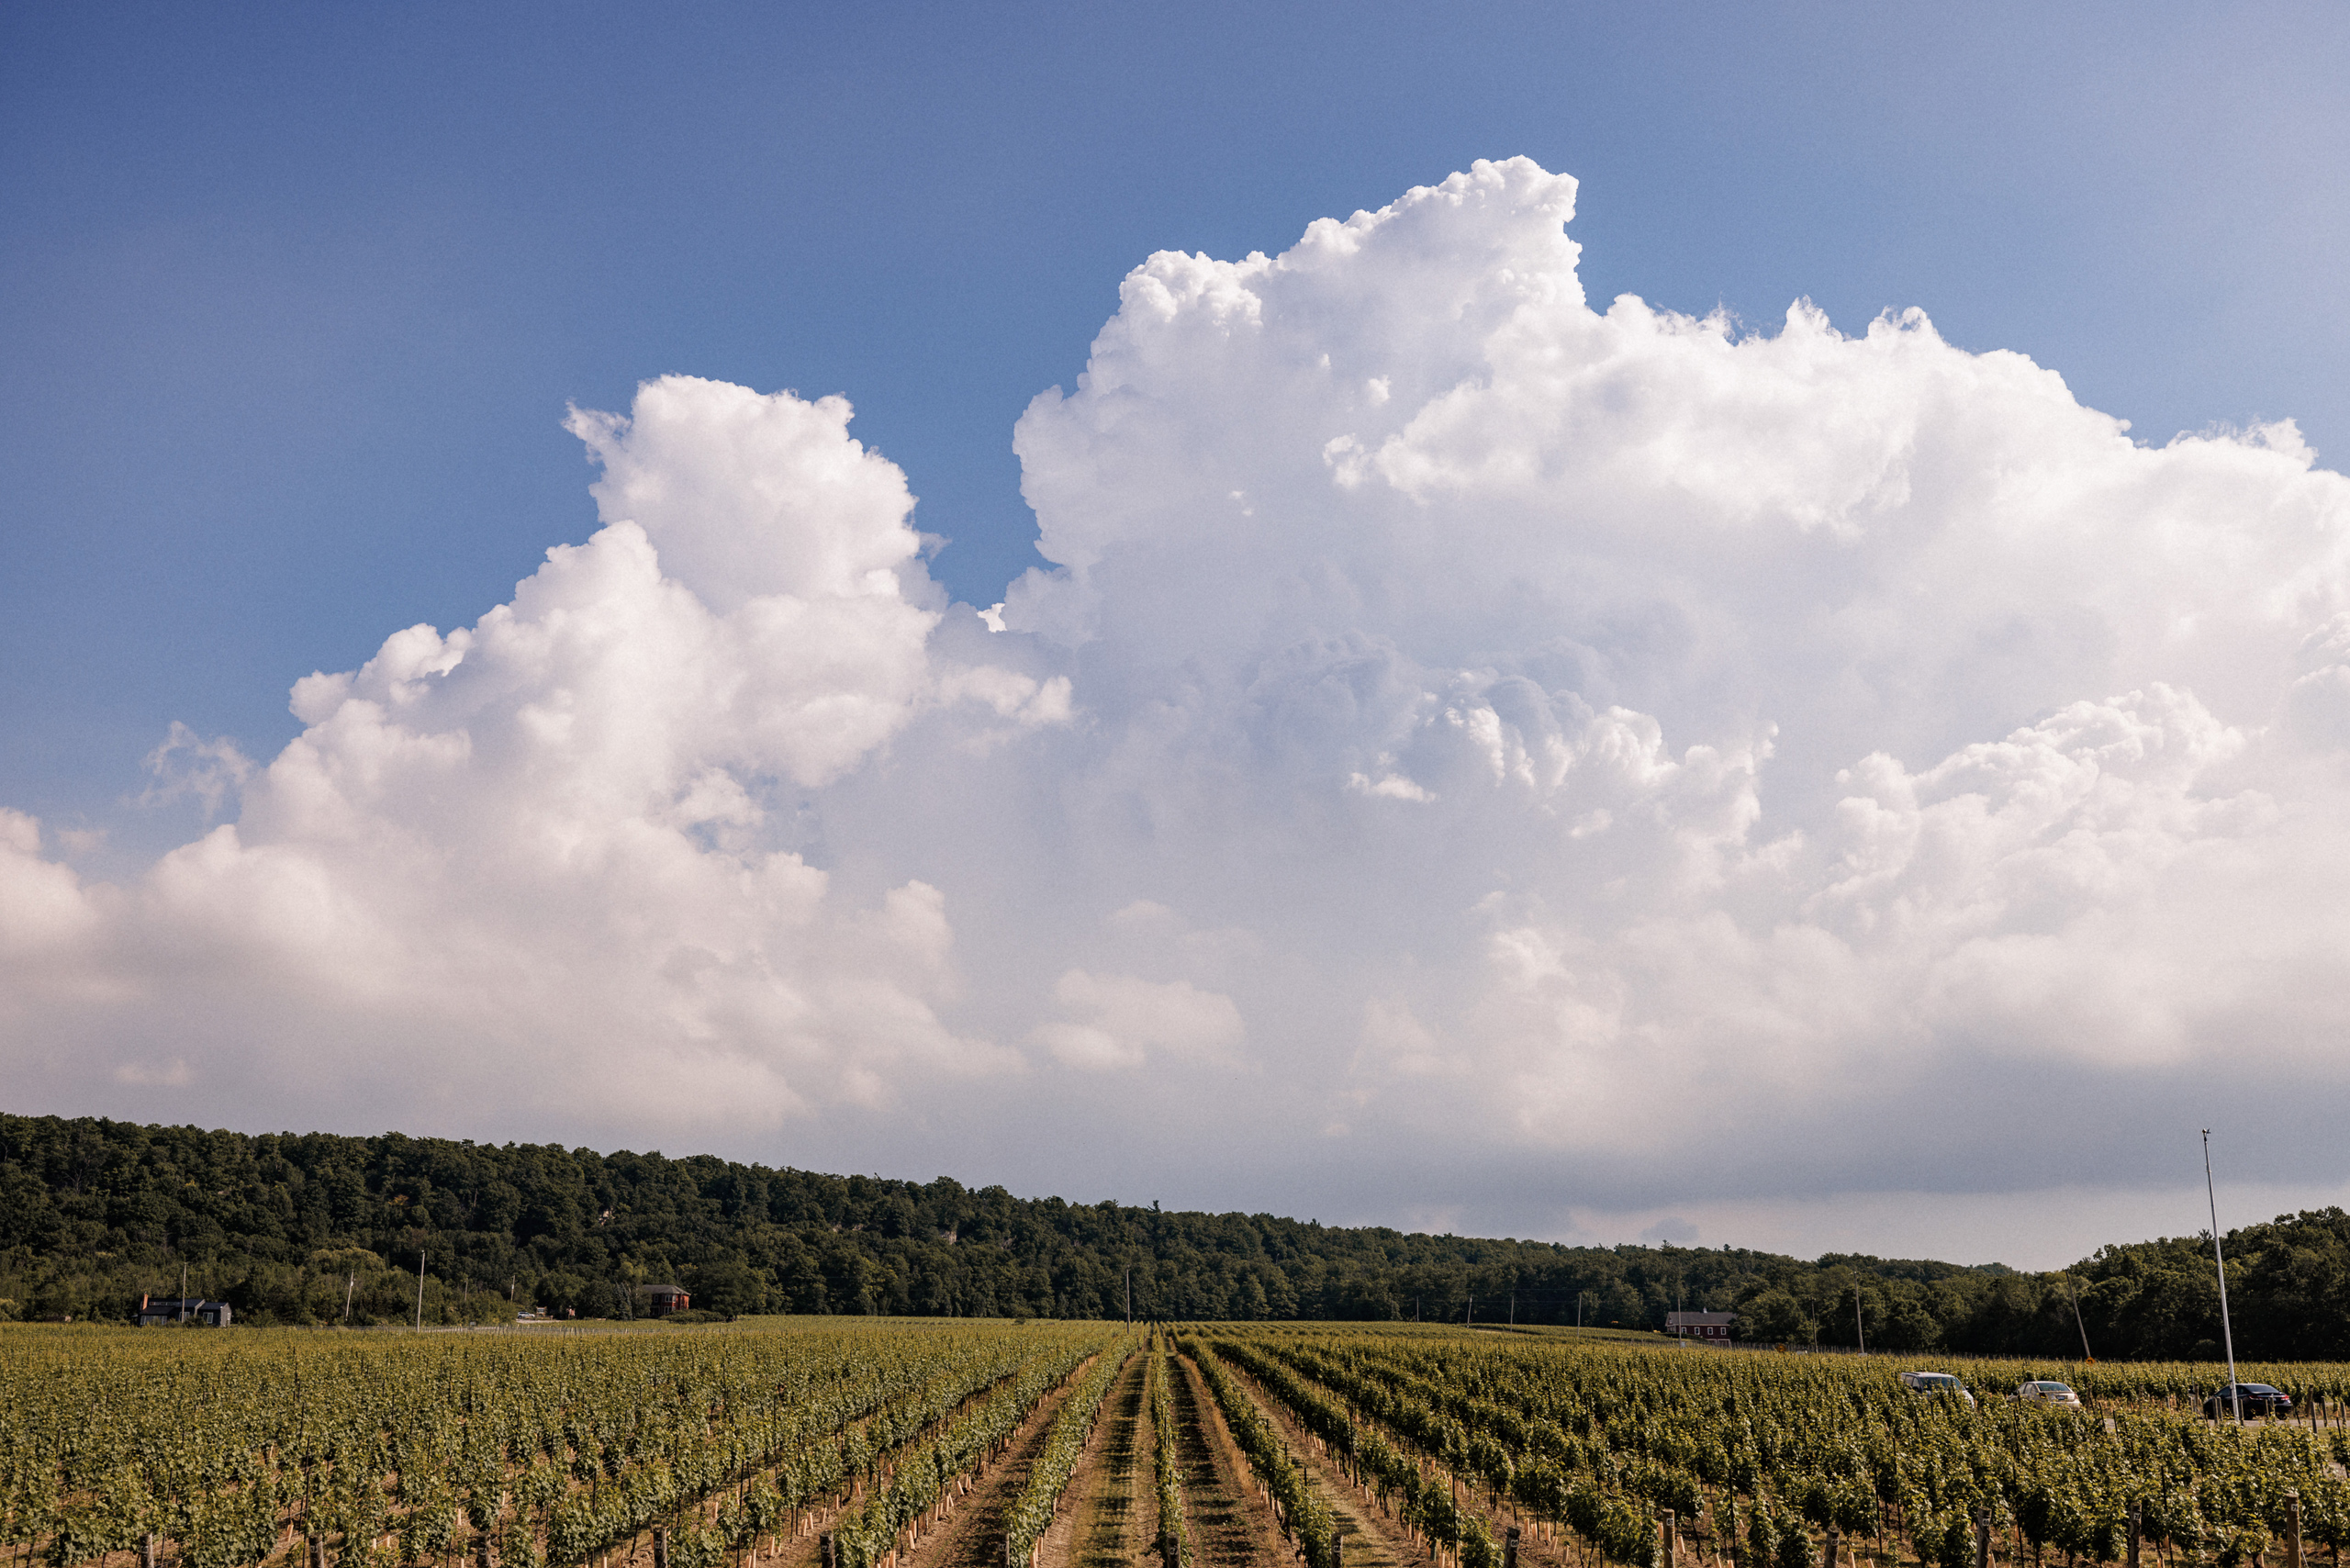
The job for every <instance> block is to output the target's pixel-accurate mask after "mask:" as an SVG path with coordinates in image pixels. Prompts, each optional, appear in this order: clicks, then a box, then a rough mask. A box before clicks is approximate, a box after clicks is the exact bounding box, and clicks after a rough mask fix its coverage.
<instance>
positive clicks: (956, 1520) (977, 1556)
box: [785, 1367, 1085, 1568]
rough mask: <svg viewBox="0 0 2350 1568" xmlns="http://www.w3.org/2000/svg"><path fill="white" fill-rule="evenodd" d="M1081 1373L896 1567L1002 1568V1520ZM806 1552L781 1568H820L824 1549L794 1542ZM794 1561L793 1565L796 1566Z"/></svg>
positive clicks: (1039, 1404)
mask: <svg viewBox="0 0 2350 1568" xmlns="http://www.w3.org/2000/svg"><path fill="white" fill-rule="evenodd" d="M1084 1381H1085V1369H1084V1368H1082V1367H1080V1369H1078V1370H1077V1371H1076V1372H1071V1373H1070V1374H1069V1378H1068V1380H1067V1381H1066V1382H1064V1383H1062V1384H1061V1385H1060V1386H1059V1387H1058V1388H1057V1389H1055V1390H1053V1392H1052V1393H1050V1394H1046V1395H1045V1397H1044V1398H1042V1399H1040V1400H1038V1401H1036V1408H1035V1409H1034V1410H1031V1411H1030V1412H1029V1413H1028V1418H1027V1419H1026V1420H1025V1421H1024V1422H1022V1423H1021V1424H1020V1429H1019V1430H1018V1431H1016V1432H1014V1433H1013V1435H1012V1443H1011V1446H1010V1447H1009V1448H1008V1449H1006V1450H1005V1451H1004V1453H1003V1454H1002V1457H1001V1458H999V1459H997V1460H996V1462H994V1463H993V1464H990V1465H989V1466H988V1467H987V1468H986V1469H985V1470H984V1471H982V1472H980V1473H979V1474H978V1475H976V1476H974V1477H973V1478H972V1480H971V1484H970V1487H969V1489H968V1491H966V1492H965V1493H964V1494H963V1495H961V1496H960V1497H958V1498H957V1499H956V1500H955V1506H954V1508H953V1510H952V1511H951V1512H950V1513H948V1514H947V1516H946V1518H944V1519H940V1520H937V1521H935V1522H934V1523H931V1524H928V1525H927V1526H926V1527H925V1528H924V1529H923V1535H922V1538H921V1539H920V1540H917V1541H915V1542H914V1544H913V1546H912V1548H911V1549H910V1550H908V1551H901V1552H900V1553H899V1554H898V1564H899V1568H1002V1565H1003V1538H1004V1515H1005V1513H1006V1512H1007V1511H1008V1510H1009V1509H1010V1508H1011V1506H1012V1505H1013V1503H1014V1502H1016V1501H1017V1500H1018V1499H1019V1496H1020V1494H1021V1492H1022V1490H1023V1489H1024V1488H1025V1487H1026V1486H1027V1484H1028V1473H1029V1471H1030V1470H1032V1469H1033V1468H1035V1463H1036V1456H1037V1455H1038V1454H1039V1453H1041V1452H1042V1451H1043V1450H1044V1447H1045V1438H1046V1434H1048V1433H1050V1432H1051V1431H1052V1429H1053V1417H1056V1416H1058V1415H1059V1414H1060V1411H1061V1406H1064V1405H1066V1404H1068V1403H1069V1395H1070V1394H1072V1393H1074V1392H1076V1389H1077V1385H1078V1384H1079V1383H1082V1382H1084ZM792 1544H793V1545H794V1546H795V1547H805V1548H807V1549H808V1550H805V1551H800V1552H798V1553H795V1558H794V1559H786V1560H785V1568H800V1565H802V1564H805V1565H808V1568H822V1546H821V1544H820V1543H817V1542H812V1541H811V1542H802V1541H794V1542H793V1543H792ZM795 1559H796V1561H795Z"/></svg>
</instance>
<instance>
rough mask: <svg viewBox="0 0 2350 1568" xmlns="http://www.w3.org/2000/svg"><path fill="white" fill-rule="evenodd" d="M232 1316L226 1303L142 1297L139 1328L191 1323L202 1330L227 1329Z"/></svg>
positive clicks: (178, 1298) (194, 1299)
mask: <svg viewBox="0 0 2350 1568" xmlns="http://www.w3.org/2000/svg"><path fill="white" fill-rule="evenodd" d="M231 1316H233V1314H231V1313H230V1312H229V1304H228V1303H227V1302H225V1301H198V1300H196V1298H195V1297H193V1296H189V1297H185V1298H181V1297H173V1299H171V1300H169V1301H165V1300H162V1299H161V1298H159V1297H156V1296H141V1297H140V1300H139V1327H141V1328H158V1327H163V1326H164V1325H166V1324H172V1323H189V1324H194V1325H196V1327H200V1328H226V1327H229V1318H230V1317H231Z"/></svg>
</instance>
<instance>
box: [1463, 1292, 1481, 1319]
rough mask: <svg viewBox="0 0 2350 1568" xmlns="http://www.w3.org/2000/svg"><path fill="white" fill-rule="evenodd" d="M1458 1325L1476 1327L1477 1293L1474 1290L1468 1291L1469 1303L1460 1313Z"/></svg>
mask: <svg viewBox="0 0 2350 1568" xmlns="http://www.w3.org/2000/svg"><path fill="white" fill-rule="evenodd" d="M1460 1327H1463V1328H1474V1327H1477V1293H1476V1292H1475V1291H1471V1292H1470V1293H1469V1305H1468V1307H1467V1309H1466V1310H1465V1311H1463V1312H1462V1313H1461V1315H1460Z"/></svg>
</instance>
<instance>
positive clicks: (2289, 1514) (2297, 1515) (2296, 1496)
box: [2285, 1489, 2301, 1568]
mask: <svg viewBox="0 0 2350 1568" xmlns="http://www.w3.org/2000/svg"><path fill="white" fill-rule="evenodd" d="M2285 1568H2301V1495H2300V1491H2299V1490H2298V1489H2296V1490H2294V1491H2290V1492H2288V1493H2286V1494H2285Z"/></svg>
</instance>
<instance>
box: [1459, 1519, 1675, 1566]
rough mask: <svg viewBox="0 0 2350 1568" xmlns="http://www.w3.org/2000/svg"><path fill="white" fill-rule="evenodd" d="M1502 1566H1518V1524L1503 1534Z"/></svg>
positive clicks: (1668, 1560)
mask: <svg viewBox="0 0 2350 1568" xmlns="http://www.w3.org/2000/svg"><path fill="white" fill-rule="evenodd" d="M1664 1561H1665V1568H1673V1559H1672V1558H1671V1557H1667V1558H1666V1559H1665V1560H1664ZM1502 1568H1517V1527H1516V1525H1512V1526H1510V1527H1509V1529H1508V1530H1507V1531H1505V1533H1504V1534H1503V1536H1502Z"/></svg>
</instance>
